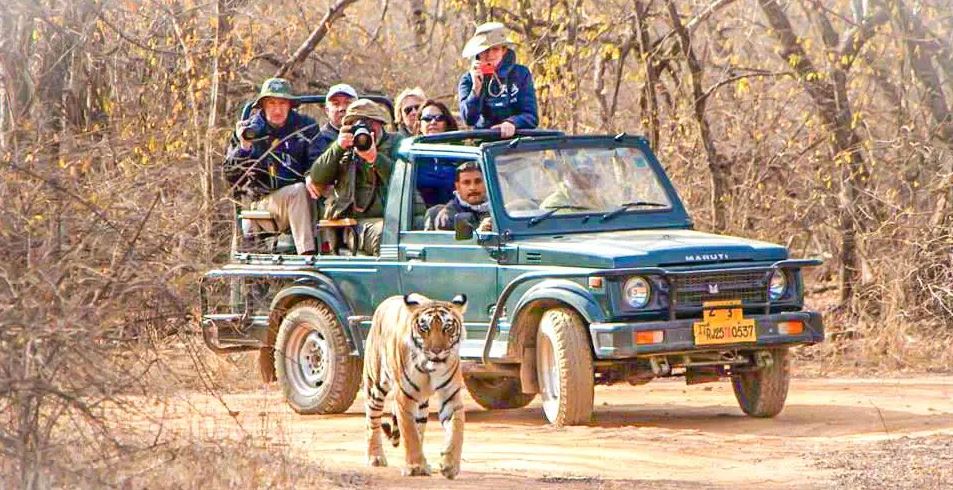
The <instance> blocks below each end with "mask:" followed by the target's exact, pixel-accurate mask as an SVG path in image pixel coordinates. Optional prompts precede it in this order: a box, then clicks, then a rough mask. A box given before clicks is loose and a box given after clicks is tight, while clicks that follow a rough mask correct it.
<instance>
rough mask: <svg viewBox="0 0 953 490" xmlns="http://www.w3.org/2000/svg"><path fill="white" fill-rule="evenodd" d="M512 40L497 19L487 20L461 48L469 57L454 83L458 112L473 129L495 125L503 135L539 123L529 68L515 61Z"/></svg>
mask: <svg viewBox="0 0 953 490" xmlns="http://www.w3.org/2000/svg"><path fill="white" fill-rule="evenodd" d="M512 46H513V43H512V42H511V41H509V40H508V39H507V37H506V28H505V27H504V26H503V24H501V23H499V22H487V23H485V24H483V25H481V26H479V27H477V30H476V33H475V34H474V35H473V37H472V38H470V40H469V41H467V44H466V46H464V48H463V57H464V58H472V60H473V61H472V63H471V65H470V70H469V71H468V72H467V73H464V74H463V76H462V77H461V78H460V83H459V84H458V85H457V95H458V98H459V102H460V115H461V117H462V118H463V120H464V122H466V124H467V125H468V126H471V127H473V128H476V129H487V128H495V129H499V130H500V134H501V135H502V136H503V137H504V138H510V137H512V136H513V135H514V134H515V133H516V130H517V129H533V128H535V127H536V126H537V125H538V124H539V114H538V110H537V106H536V87H535V86H534V85H533V76H532V75H531V74H530V72H529V68H526V67H525V66H523V65H520V64H517V63H516V53H515V52H514V51H513V49H512Z"/></svg>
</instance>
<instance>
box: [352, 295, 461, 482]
mask: <svg viewBox="0 0 953 490" xmlns="http://www.w3.org/2000/svg"><path fill="white" fill-rule="evenodd" d="M466 306H467V297H466V295H463V294H458V295H456V296H454V298H453V299H452V300H450V301H449V302H447V301H434V300H431V299H428V298H427V297H425V296H423V295H420V294H416V293H413V294H408V295H406V296H392V297H390V298H388V299H386V300H384V302H383V303H381V304H380V306H378V307H377V310H376V311H375V312H374V317H373V319H372V321H371V330H370V332H369V334H368V338H367V342H366V344H365V355H364V380H363V381H364V382H363V390H364V398H365V402H364V408H365V413H366V417H367V419H366V420H367V459H368V464H369V465H370V466H387V459H386V458H385V457H384V448H383V438H382V433H386V434H387V436H388V439H390V441H391V443H392V444H393V445H394V446H398V445H400V442H401V441H403V443H404V462H405V467H404V468H403V469H402V471H401V474H402V475H404V476H429V475H430V472H431V468H430V466H429V465H427V461H426V459H425V458H424V452H423V438H424V430H425V429H426V427H427V416H428V414H429V412H430V404H429V399H430V396H431V395H432V394H437V396H438V398H439V401H440V408H439V410H437V415H438V419H439V420H440V424H441V425H442V426H443V428H444V432H445V433H446V438H445V443H444V448H443V451H441V453H440V454H441V458H442V459H441V464H440V473H441V474H442V475H443V476H445V477H447V478H449V479H453V478H455V477H456V476H457V475H458V474H459V472H460V457H461V455H462V450H463V425H464V419H465V416H464V411H463V392H462V388H463V386H464V384H463V372H462V371H461V367H460V341H461V339H463V338H466V331H465V330H464V326H463V314H464V313H465V312H466ZM392 391H393V393H394V404H393V410H392V420H393V423H394V426H393V427H391V426H390V424H388V423H387V422H386V421H382V420H381V419H382V418H383V414H384V400H385V398H386V397H387V394H388V393H390V392H392Z"/></svg>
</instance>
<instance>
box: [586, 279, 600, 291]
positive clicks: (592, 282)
mask: <svg viewBox="0 0 953 490" xmlns="http://www.w3.org/2000/svg"><path fill="white" fill-rule="evenodd" d="M589 287H590V288H592V289H602V278H601V277H590V278H589Z"/></svg>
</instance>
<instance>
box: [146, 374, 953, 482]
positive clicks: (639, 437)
mask: <svg viewBox="0 0 953 490" xmlns="http://www.w3.org/2000/svg"><path fill="white" fill-rule="evenodd" d="M179 398H180V400H181V403H175V404H173V405H172V406H171V407H170V409H169V410H167V415H166V417H167V419H166V423H167V424H168V427H167V430H168V428H169V427H171V428H172V429H173V430H175V431H178V432H180V433H187V434H189V435H190V436H192V437H195V436H198V437H209V438H222V437H242V435H243V434H244V435H251V436H254V437H259V438H261V439H262V440H264V441H266V442H267V443H268V444H269V445H270V446H273V447H274V448H275V450H284V451H289V452H292V453H293V455H294V456H295V457H300V458H303V459H306V460H309V461H312V462H319V463H321V464H323V465H325V466H326V467H328V468H341V469H344V470H347V471H360V472H362V473H364V474H366V475H367V476H368V478H369V482H370V484H371V485H372V486H378V485H379V486H386V487H395V488H494V489H497V488H518V487H525V486H526V485H532V486H534V487H552V488H560V489H573V488H632V487H643V486H644V487H652V488H701V487H705V488H720V487H725V488H728V487H736V486H745V487H748V486H754V485H758V486H759V487H761V488H824V487H829V486H830V485H832V484H834V483H835V482H843V481H845V480H844V478H843V476H844V474H845V473H844V472H845V471H851V472H853V473H854V474H857V472H858V468H861V471H860V472H861V473H863V471H862V469H863V468H864V464H865V462H864V461H863V460H856V461H855V460H852V463H851V465H850V466H849V467H846V466H844V465H841V466H838V465H822V464H820V463H819V462H823V461H826V457H827V455H832V454H845V453H844V452H843V451H852V452H851V453H850V454H858V455H861V456H859V457H861V458H862V457H863V456H862V455H864V454H870V455H871V464H881V463H880V462H882V458H880V457H879V456H877V455H878V454H881V453H882V452H877V451H873V450H871V451H865V448H868V447H870V448H873V447H876V445H878V444H880V445H882V444H891V446H890V447H891V448H893V450H898V451H899V450H901V449H897V448H896V446H897V445H898V444H899V445H901V446H902V445H903V444H906V443H909V444H911V445H916V444H918V441H920V440H921V439H923V438H935V437H947V436H950V435H953V377H926V378H899V379H847V378H843V379H842V378H838V379H823V378H817V379H794V380H792V385H791V391H790V394H789V397H788V401H787V406H786V407H785V409H784V411H783V412H782V413H781V414H780V415H779V416H778V417H776V418H774V419H753V418H749V417H746V416H744V415H743V414H742V412H741V410H740V409H739V408H738V407H737V405H736V402H735V399H734V396H733V394H732V391H731V387H730V385H729V384H728V383H725V382H723V383H714V384H706V385H697V386H685V385H684V384H683V383H681V382H679V381H676V380H665V381H656V382H653V383H650V384H648V385H644V386H638V387H630V386H612V387H597V389H596V398H595V412H594V417H593V421H592V423H591V424H590V425H587V426H580V427H567V428H563V429H555V428H552V427H550V426H548V425H546V424H545V423H544V422H543V417H542V415H541V408H540V406H539V401H538V400H536V401H534V402H533V403H532V404H530V405H529V406H528V407H526V408H523V409H515V410H499V411H492V412H489V411H485V410H483V409H481V408H479V406H478V405H476V403H474V402H473V401H472V400H470V399H469V398H468V399H467V426H466V436H465V437H466V439H465V440H466V442H465V443H464V454H463V472H462V474H461V475H460V477H459V478H458V480H456V481H454V482H448V481H446V480H444V479H442V478H440V477H432V478H429V479H428V478H423V479H413V480H407V479H403V478H401V477H400V476H399V471H398V469H397V467H396V466H395V465H397V464H399V463H400V461H401V460H402V453H401V452H400V450H398V449H394V448H391V447H388V448H386V451H387V458H388V461H389V463H390V464H391V465H392V466H391V467H389V468H380V469H377V468H375V469H370V468H365V466H364V440H365V439H364V438H365V433H364V418H363V412H362V408H361V407H363V403H362V401H361V400H360V399H358V401H357V402H356V403H355V404H354V405H353V406H352V407H351V408H350V409H349V410H348V411H347V413H344V414H341V415H333V416H300V415H297V414H295V413H293V412H292V411H291V410H290V409H289V408H288V407H287V405H286V404H285V403H284V402H283V400H282V399H281V397H280V394H279V392H278V390H277V389H275V388H274V387H267V388H263V389H262V390H257V391H251V392H243V393H235V394H227V395H224V399H225V400H226V402H227V404H228V406H229V409H230V410H232V411H233V412H237V414H236V415H235V417H234V419H233V418H232V417H231V416H230V415H229V413H228V411H227V410H226V409H225V408H224V407H222V405H221V404H219V403H218V402H216V401H215V400H214V399H213V398H212V397H210V396H207V395H204V394H200V393H195V392H183V393H181V395H180V397H179ZM431 417H433V415H432V416H431ZM236 422H237V423H236ZM238 423H240V424H241V426H242V427H243V429H240V428H239V426H238ZM149 424H150V423H147V422H145V421H142V423H141V424H140V426H141V427H142V428H144V429H146V428H148V427H149ZM243 430H244V432H243ZM442 439H443V434H442V432H441V429H440V427H439V424H436V423H432V424H428V430H427V434H426V440H425V444H424V447H425V453H426V455H427V458H428V461H430V462H431V464H432V465H433V464H435V463H436V461H438V460H439V450H440V444H442ZM927 464H928V463H927ZM929 470H931V468H927V469H925V470H924V471H929ZM880 481H881V483H883V484H884V485H885V486H890V484H889V482H885V481H882V480H880Z"/></svg>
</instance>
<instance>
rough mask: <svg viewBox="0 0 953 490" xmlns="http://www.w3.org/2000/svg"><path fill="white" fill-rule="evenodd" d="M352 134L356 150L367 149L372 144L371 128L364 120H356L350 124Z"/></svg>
mask: <svg viewBox="0 0 953 490" xmlns="http://www.w3.org/2000/svg"><path fill="white" fill-rule="evenodd" d="M351 131H352V132H353V134H354V148H356V149H357V150H358V151H367V150H370V149H371V146H373V145H374V139H373V138H372V137H371V128H370V127H369V126H368V124H367V123H366V122H365V121H358V122H357V123H356V124H354V126H351Z"/></svg>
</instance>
